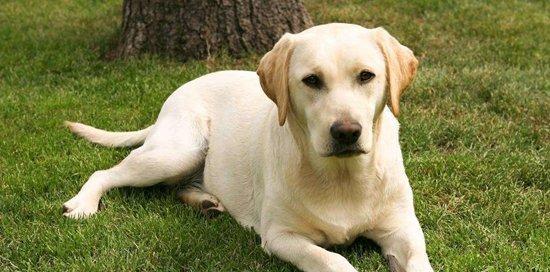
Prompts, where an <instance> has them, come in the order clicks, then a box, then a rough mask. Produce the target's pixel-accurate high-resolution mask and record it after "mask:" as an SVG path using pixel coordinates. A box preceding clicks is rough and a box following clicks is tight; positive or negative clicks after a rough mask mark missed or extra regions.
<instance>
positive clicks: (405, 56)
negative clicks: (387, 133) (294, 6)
mask: <svg viewBox="0 0 550 272" xmlns="http://www.w3.org/2000/svg"><path fill="white" fill-rule="evenodd" d="M417 65H418V61H417V60H416V58H415V57H414V55H413V52H412V51H411V50H410V49H409V48H407V47H405V46H403V45H401V44H400V43H399V42H398V41H397V40H396V39H395V38H393V37H392V36H391V35H390V34H389V33H388V32H387V31H386V30H384V29H382V28H376V29H366V28H363V27H361V26H358V25H350V24H327V25H320V26H316V27H313V28H310V29H307V30H305V31H303V32H301V33H298V34H285V35H284V36H283V37H282V38H281V39H280V40H279V41H278V42H277V44H275V46H274V47H273V49H272V50H271V51H270V52H268V53H267V54H266V55H265V56H264V57H263V58H262V60H261V61H260V65H259V67H258V71H257V72H258V75H259V76H260V82H261V85H262V88H263V90H264V92H265V93H266V95H267V96H268V97H269V98H270V99H271V100H273V102H275V104H276V105H277V107H278V118H279V124H280V125H281V126H282V125H283V124H284V123H285V121H286V119H287V116H288V118H292V119H295V120H292V121H293V122H294V121H295V122H297V124H298V125H299V126H300V127H302V128H303V130H304V132H305V134H306V135H307V137H308V138H309V142H310V144H311V146H312V147H313V149H314V150H315V152H316V153H317V154H319V155H320V156H323V157H329V156H337V157H349V156H356V155H361V154H365V153H368V152H369V151H370V149H371V147H372V142H373V125H374V123H375V121H376V120H377V118H378V116H379V115H380V113H381V112H382V110H383V108H384V106H385V104H386V101H387V100H388V98H389V104H390V106H391V109H392V112H393V113H394V114H395V115H396V116H397V114H398V113H399V99H400V97H401V94H402V93H403V91H404V90H405V89H406V88H407V86H408V85H409V84H410V83H411V81H412V79H413V76H414V74H415V72H416V67H417ZM289 113H290V114H289Z"/></svg>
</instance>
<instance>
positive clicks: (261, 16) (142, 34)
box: [112, 0, 313, 60]
mask: <svg viewBox="0 0 550 272" xmlns="http://www.w3.org/2000/svg"><path fill="white" fill-rule="evenodd" d="M312 25H313V23H312V21H311V19H310V17H309V14H308V13H307V11H306V9H305V8H304V6H303V5H302V3H301V1H300V0H271V1H270V0H124V4H123V22H122V36H121V39H120V42H119V45H118V46H117V48H116V49H115V50H114V52H113V53H114V54H113V55H112V57H118V58H127V57H132V56H135V55H138V54H141V53H146V52H147V53H154V54H162V55H169V56H172V57H176V58H178V59H182V60H185V59H188V58H198V59H203V58H208V57H210V56H211V55H213V54H216V53H218V52H219V51H220V50H221V49H222V48H225V49H226V50H228V52H229V53H230V54H232V55H234V56H241V55H242V54H243V53H244V52H251V51H257V52H265V51H267V50H269V49H271V47H272V46H273V44H275V42H276V41H277V40H278V39H279V38H280V37H281V36H282V35H283V34H284V33H285V32H291V33H296V32H299V31H301V30H304V29H306V28H308V27H311V26H312Z"/></svg>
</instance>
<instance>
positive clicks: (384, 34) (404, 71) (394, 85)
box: [374, 27, 418, 116]
mask: <svg viewBox="0 0 550 272" xmlns="http://www.w3.org/2000/svg"><path fill="white" fill-rule="evenodd" d="M374 31H375V37H376V42H377V44H378V46H379V47H380V50H381V51H382V53H383V54H384V58H385V59H386V80H387V84H388V86H387V89H388V92H389V98H390V105H391V110H392V112H393V114H394V115H395V116H397V115H399V99H400V98H401V95H402V94H403V91H405V89H407V87H408V86H409V85H410V84H411V82H412V80H413V78H414V74H415V73H416V68H417V67H418V60H417V59H416V58H415V57H414V54H413V52H412V51H411V50H410V49H409V48H408V47H406V46H403V45H401V44H400V43H399V42H398V41H397V40H396V39H395V38H394V37H393V36H391V35H390V33H388V31H386V30H385V29H384V28H381V27H378V28H376V29H374Z"/></svg>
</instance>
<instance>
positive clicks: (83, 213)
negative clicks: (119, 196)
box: [63, 195, 100, 219]
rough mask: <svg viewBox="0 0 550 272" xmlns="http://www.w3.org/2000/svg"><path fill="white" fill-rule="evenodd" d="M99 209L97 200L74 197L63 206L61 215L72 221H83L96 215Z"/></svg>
mask: <svg viewBox="0 0 550 272" xmlns="http://www.w3.org/2000/svg"><path fill="white" fill-rule="evenodd" d="M99 208H100V201H99V199H97V200H96V199H95V198H86V197H83V196H80V195H76V196H74V197H73V198H71V199H70V200H69V201H67V202H65V204H63V215H64V216H66V217H69V218H72V219H84V218H87V217H90V216H92V215H93V214H95V213H97V211H98V210H99Z"/></svg>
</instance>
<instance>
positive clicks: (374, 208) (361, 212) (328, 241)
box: [306, 195, 384, 246]
mask: <svg viewBox="0 0 550 272" xmlns="http://www.w3.org/2000/svg"><path fill="white" fill-rule="evenodd" d="M379 203H383V202H380V201H379V199H378V196H371V195H365V197H362V198H358V197H356V198H352V197H350V198H348V199H334V200H328V201H326V202H324V203H319V202H317V203H316V204H306V206H307V207H306V209H307V210H308V211H309V213H308V214H307V215H306V216H307V217H308V218H307V222H308V223H309V227H310V228H311V230H312V234H313V236H314V237H311V238H312V239H314V240H315V241H316V242H317V243H318V244H320V245H324V246H330V245H341V244H349V243H351V242H353V241H354V240H355V238H357V237H358V236H360V235H362V234H364V233H365V232H367V231H368V230H369V229H372V228H373V226H374V224H375V221H376V217H377V216H378V214H379V213H380V212H381V210H382V209H383V208H384V207H382V206H380V205H379Z"/></svg>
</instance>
